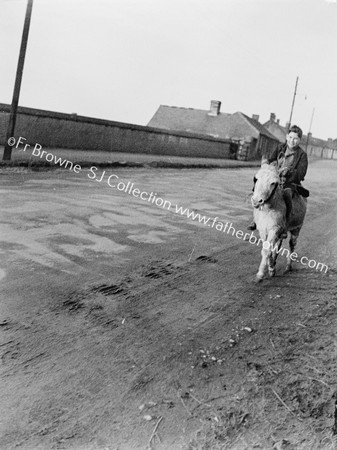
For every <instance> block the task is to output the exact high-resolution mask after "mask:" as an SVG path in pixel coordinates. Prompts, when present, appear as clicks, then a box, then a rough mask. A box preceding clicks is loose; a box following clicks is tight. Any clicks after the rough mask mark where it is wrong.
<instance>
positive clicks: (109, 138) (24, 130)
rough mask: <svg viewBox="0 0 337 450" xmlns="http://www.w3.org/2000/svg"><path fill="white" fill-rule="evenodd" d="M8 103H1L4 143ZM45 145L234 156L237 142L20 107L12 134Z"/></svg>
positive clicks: (0, 125)
mask: <svg viewBox="0 0 337 450" xmlns="http://www.w3.org/2000/svg"><path fill="white" fill-rule="evenodd" d="M9 112H10V105H7V104H0V144H2V145H4V143H5V137H6V131H7V125H8V119H9ZM19 136H22V137H24V138H26V139H27V140H26V143H28V144H31V145H35V144H36V143H39V144H40V145H42V146H43V147H47V148H71V149H79V150H101V151H111V152H128V153H129V152H130V153H145V154H156V155H158V154H159V155H173V156H191V157H201V158H231V159H235V158H236V150H237V147H238V146H237V144H235V143H232V142H231V141H230V140H225V139H217V138H213V137H209V136H204V135H198V134H192V133H185V132H172V131H165V130H160V129H157V128H151V127H146V126H140V125H133V124H128V123H122V122H114V121H109V120H102V119H94V118H90V117H84V116H78V115H76V114H63V113H57V112H53V111H44V110H39V109H33V108H24V107H19V109H18V116H17V122H16V127H15V137H16V138H18V137H19Z"/></svg>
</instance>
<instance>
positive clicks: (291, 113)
mask: <svg viewBox="0 0 337 450" xmlns="http://www.w3.org/2000/svg"><path fill="white" fill-rule="evenodd" d="M297 84H298V77H297V78H296V84H295V91H294V96H293V103H292V105H291V111H290V117H289V122H288V123H289V125H288V130H287V132H288V131H289V128H290V127H291V119H292V117H293V111H294V105H295V97H296V92H297Z"/></svg>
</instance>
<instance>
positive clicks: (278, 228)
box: [251, 164, 307, 281]
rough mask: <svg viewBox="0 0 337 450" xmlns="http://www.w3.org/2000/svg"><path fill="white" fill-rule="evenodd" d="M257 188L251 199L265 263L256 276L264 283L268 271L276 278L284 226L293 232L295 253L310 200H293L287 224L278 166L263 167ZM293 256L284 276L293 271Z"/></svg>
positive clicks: (295, 198)
mask: <svg viewBox="0 0 337 450" xmlns="http://www.w3.org/2000/svg"><path fill="white" fill-rule="evenodd" d="M254 181H255V187H254V192H253V195H252V197H251V203H252V205H253V207H254V220H255V223H256V228H257V229H258V231H259V234H260V238H261V239H262V241H263V242H264V244H263V248H262V251H261V255H262V260H261V264H260V267H259V271H258V273H257V274H256V279H257V281H261V280H262V279H263V278H264V276H265V272H266V270H267V268H268V272H269V276H271V277H273V276H274V275H275V271H276V269H275V265H276V259H277V256H278V251H279V249H280V248H281V245H282V238H281V236H282V232H283V230H284V227H285V225H286V226H287V229H288V232H290V240H289V247H290V254H291V253H293V251H294V250H295V246H296V242H297V238H298V235H299V232H300V230H301V228H302V225H303V221H304V217H305V213H306V209H307V199H306V198H303V197H302V196H300V195H299V194H298V193H297V192H296V193H295V195H294V196H293V199H292V200H293V207H292V211H291V214H290V217H289V222H288V223H287V224H286V203H285V201H284V198H283V191H282V187H281V186H280V178H279V175H278V171H277V168H276V165H275V164H262V166H261V169H260V170H259V171H258V172H257V174H256V175H255V177H254ZM290 254H288V256H287V266H286V270H285V272H288V271H290V270H291V269H292V260H291V258H290Z"/></svg>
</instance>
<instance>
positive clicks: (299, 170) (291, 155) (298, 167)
mask: <svg viewBox="0 0 337 450" xmlns="http://www.w3.org/2000/svg"><path fill="white" fill-rule="evenodd" d="M302 135H303V133H302V130H301V128H300V127H298V126H296V125H293V126H292V127H290V129H289V131H288V134H287V136H286V143H285V144H281V145H279V146H278V147H277V148H276V149H275V150H274V151H273V152H272V153H271V155H270V157H269V158H262V161H261V163H262V164H264V163H267V164H270V163H272V162H274V161H276V162H277V168H278V172H279V176H280V180H281V186H282V187H283V195H284V201H285V203H286V206H287V212H286V223H288V219H289V217H290V213H291V210H292V198H293V195H294V193H295V191H296V190H297V192H298V194H299V195H302V196H303V197H308V196H309V191H308V190H307V189H305V188H304V187H303V186H302V185H301V181H303V180H304V177H305V175H306V173H307V169H308V157H307V154H306V153H305V151H304V150H302V149H301V147H299V143H300V141H301V138H302ZM253 190H254V189H253ZM248 230H256V224H255V222H254V221H253V222H252V223H251V224H250V225H249V227H248ZM280 237H281V238H282V239H285V238H286V237H287V229H284V230H283V233H282V235H281V236H280Z"/></svg>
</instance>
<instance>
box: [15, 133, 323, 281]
mask: <svg viewBox="0 0 337 450" xmlns="http://www.w3.org/2000/svg"><path fill="white" fill-rule="evenodd" d="M24 141H26V139H25V138H23V137H22V136H20V137H19V138H18V139H16V138H14V137H10V138H9V139H8V144H9V145H10V146H11V147H14V146H15V148H19V146H20V144H22V145H24V148H22V149H20V150H23V151H24V152H25V151H26V150H27V149H28V147H31V146H30V145H29V144H26V143H25V142H24ZM30 150H31V151H32V156H35V157H38V158H39V159H43V158H44V159H46V161H48V162H50V163H54V164H55V165H59V166H60V167H63V168H66V169H68V170H70V171H71V172H75V173H80V172H81V170H82V168H81V166H80V165H79V164H73V163H72V162H71V161H68V160H66V159H62V158H60V157H57V156H56V155H54V154H53V153H50V152H47V151H45V150H42V145H40V144H35V146H34V148H33V149H32V148H30ZM97 171H98V168H97V167H95V166H92V167H91V168H90V169H89V173H88V175H87V176H88V178H89V179H90V180H92V181H96V182H98V183H101V182H102V181H104V182H105V183H107V184H108V186H109V187H111V188H114V189H117V190H118V191H123V192H125V193H127V194H129V195H132V196H133V197H136V198H140V199H141V200H143V201H145V202H148V203H152V204H154V205H156V206H158V207H159V208H163V209H167V210H169V211H174V212H175V213H176V214H180V215H181V216H186V217H187V218H189V219H191V220H193V221H196V222H199V223H201V224H203V225H206V226H208V227H211V228H215V229H216V230H217V231H220V232H222V233H226V234H231V235H232V236H236V237H237V238H238V239H243V240H245V241H248V242H249V243H250V244H254V245H255V244H256V245H258V246H259V245H260V244H262V246H263V248H265V249H266V250H268V249H269V248H270V247H271V244H270V243H269V242H268V241H263V240H262V239H261V238H260V239H258V238H257V237H256V236H255V235H254V234H253V233H244V232H243V231H242V230H236V229H235V228H234V227H233V224H232V223H228V222H226V223H223V222H221V221H219V220H218V217H214V218H211V217H206V216H202V215H200V214H199V213H196V212H194V211H190V210H189V209H188V208H184V207H182V206H178V205H172V203H171V202H170V201H169V200H164V199H163V198H161V197H158V196H157V193H155V192H150V193H148V192H146V191H141V190H140V189H138V188H137V187H134V183H131V182H130V181H128V182H127V183H126V184H125V183H123V182H122V181H118V182H117V180H118V179H119V177H118V175H115V174H111V175H108V174H107V173H106V171H105V170H103V172H102V173H101V174H100V176H97ZM272 250H275V251H276V252H277V253H278V254H281V255H282V256H284V254H285V253H286V256H287V257H290V259H291V260H292V261H299V262H300V263H301V264H303V265H305V266H308V267H310V268H311V269H313V268H315V269H316V270H320V271H321V272H322V271H324V272H325V273H326V272H327V270H328V266H327V265H326V264H323V263H320V262H316V261H315V260H314V259H308V258H307V257H306V256H302V257H301V258H300V259H299V258H298V254H297V253H296V252H293V253H290V251H289V250H288V249H286V248H283V247H280V248H279V249H278V248H277V244H275V248H272Z"/></svg>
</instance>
